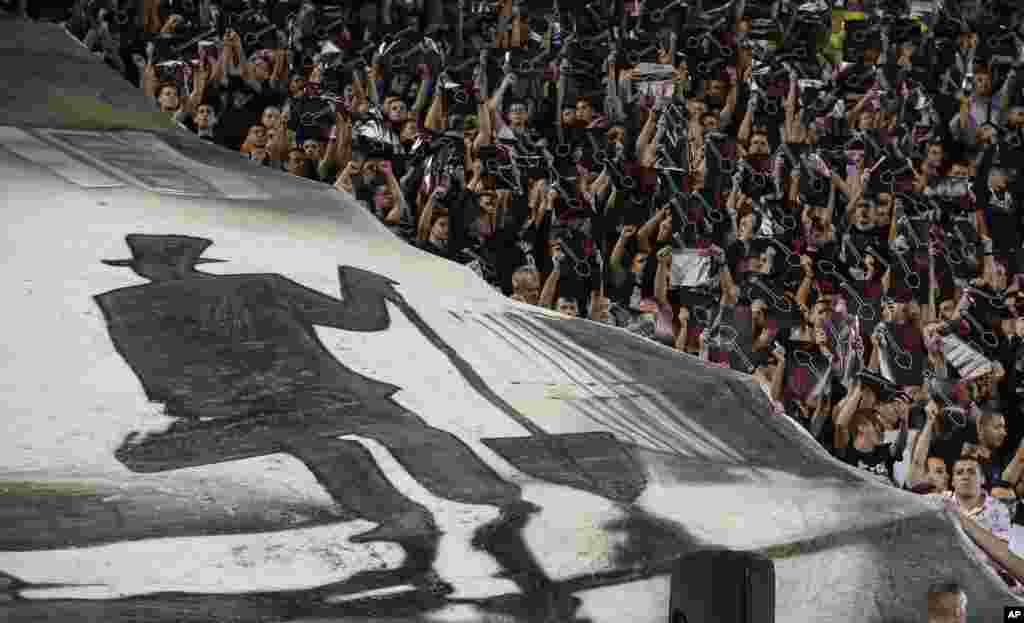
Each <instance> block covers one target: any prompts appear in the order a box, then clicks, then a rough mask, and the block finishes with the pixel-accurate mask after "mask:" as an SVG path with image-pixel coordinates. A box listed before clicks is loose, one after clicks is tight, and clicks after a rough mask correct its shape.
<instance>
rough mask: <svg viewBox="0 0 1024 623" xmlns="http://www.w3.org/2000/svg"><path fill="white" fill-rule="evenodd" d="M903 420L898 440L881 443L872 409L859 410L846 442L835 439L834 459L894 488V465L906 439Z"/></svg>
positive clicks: (898, 460)
mask: <svg viewBox="0 0 1024 623" xmlns="http://www.w3.org/2000/svg"><path fill="white" fill-rule="evenodd" d="M906 426H907V423H906V419H904V420H903V423H902V424H901V429H900V439H899V440H897V441H896V442H894V443H882V429H883V426H882V423H881V422H880V421H879V419H878V414H877V413H876V411H875V410H874V409H858V410H857V411H856V412H855V413H854V414H853V418H852V419H851V422H850V428H849V430H850V434H849V436H848V438H847V442H846V443H845V444H844V443H842V441H843V440H842V439H837V447H836V449H835V456H836V458H838V459H839V460H840V461H843V462H844V463H846V464H847V465H850V466H852V467H856V468H858V469H861V470H864V471H866V472H868V473H869V474H871V475H872V476H873V477H874V478H876V479H877V480H878V481H880V482H884V483H885V484H889V485H893V486H895V485H896V477H895V475H894V473H893V466H894V465H895V464H896V463H898V462H900V461H902V460H903V446H905V445H906V436H907V428H906Z"/></svg>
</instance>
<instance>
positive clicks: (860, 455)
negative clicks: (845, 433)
mask: <svg viewBox="0 0 1024 623" xmlns="http://www.w3.org/2000/svg"><path fill="white" fill-rule="evenodd" d="M892 453H893V450H892V444H891V443H882V444H879V445H877V446H875V449H874V450H873V451H872V452H861V451H860V450H858V449H856V448H854V447H853V445H852V444H851V445H849V446H847V447H846V449H844V450H842V451H839V452H837V453H836V458H838V459H839V460H840V461H842V462H844V463H846V464H847V465H850V466H852V467H856V468H857V469H860V470H863V471H865V472H867V473H868V474H870V475H871V476H872V477H874V478H875V479H877V480H878V481H879V482H882V483H885V484H888V485H893V486H896V478H895V475H894V474H893V466H894V465H895V464H896V463H897V462H898V461H899V460H900V459H896V458H893V456H892Z"/></svg>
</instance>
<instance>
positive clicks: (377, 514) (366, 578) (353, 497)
mask: <svg viewBox="0 0 1024 623" xmlns="http://www.w3.org/2000/svg"><path fill="white" fill-rule="evenodd" d="M282 451H284V452H287V453H288V454H291V455H292V456H294V457H296V458H297V459H299V460H300V461H302V462H303V463H304V464H305V465H306V467H308V468H309V470H310V471H311V472H313V474H314V475H315V476H316V479H317V481H318V482H319V483H320V484H321V486H323V487H324V489H326V490H327V493H328V494H330V496H331V498H333V499H334V500H335V501H336V502H337V503H338V504H339V505H341V506H342V507H344V508H345V509H346V510H348V511H351V512H352V513H353V514H355V515H357V516H359V517H361V518H364V519H367V520H369V521H373V522H376V523H377V524H378V526H377V527H376V528H374V529H373V530H370V531H368V532H364V533H363V534H360V535H357V536H355V537H352V538H351V539H350V540H351V541H352V542H354V543H364V542H369V541H389V542H393V543H396V544H398V545H399V546H401V547H402V549H403V550H404V551H405V562H404V564H403V565H402V567H401V568H399V569H385V570H373V571H364V572H361V573H358V574H356V575H355V576H353V577H352V578H350V579H348V580H345V581H343V582H339V583H337V584H331V585H328V586H325V587H321V588H320V589H319V590H320V591H321V592H323V593H324V594H339V593H355V592H362V591H367V590H372V589H376V588H382V587H386V586H394V585H397V584H413V585H415V586H417V587H421V588H424V589H426V590H429V591H430V592H434V593H446V592H451V587H450V586H448V585H446V584H445V583H444V582H442V581H441V580H440V578H439V577H438V575H437V573H436V572H435V571H434V570H433V565H434V561H435V559H436V558H437V545H438V540H439V539H440V532H439V531H438V529H437V527H436V526H435V524H434V520H433V517H432V516H431V514H430V511H429V510H427V509H426V508H425V507H423V506H422V505H420V504H417V503H416V502H414V501H412V500H410V499H409V498H407V497H406V496H405V495H403V494H402V493H401V492H400V491H399V490H398V489H396V488H395V486H394V485H393V484H391V482H390V481H389V480H388V479H387V477H386V476H385V475H384V473H383V472H382V471H381V469H380V467H378V466H377V463H376V461H375V460H374V459H373V456H372V455H371V454H370V452H369V451H368V450H367V449H366V448H364V447H363V446H362V445H361V444H359V443H358V442H355V441H351V440H348V439H336V438H330V437H310V438H308V439H306V440H301V441H300V440H296V439H293V440H291V441H289V442H288V444H287V445H286V446H285V447H283V448H282Z"/></svg>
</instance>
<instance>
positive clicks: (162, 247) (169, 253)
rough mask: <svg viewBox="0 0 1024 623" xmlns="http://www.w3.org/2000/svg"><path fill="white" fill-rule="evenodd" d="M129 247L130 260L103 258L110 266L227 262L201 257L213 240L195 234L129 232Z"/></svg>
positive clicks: (187, 264)
mask: <svg viewBox="0 0 1024 623" xmlns="http://www.w3.org/2000/svg"><path fill="white" fill-rule="evenodd" d="M125 242H126V243H127V244H128V248H130V249H131V250H132V259H130V260H102V261H103V263H104V264H106V265H108V266H128V267H132V266H138V265H139V264H140V263H142V262H147V263H158V264H168V265H174V266H182V265H184V266H194V265H196V264H208V263H212V262H226V261H227V260H217V259H212V258H205V257H200V256H201V255H202V254H203V252H204V251H206V249H207V248H209V246H210V245H212V244H213V241H212V240H208V239H206V238H196V237H194V236H180V235H156V234H128V235H127V236H125Z"/></svg>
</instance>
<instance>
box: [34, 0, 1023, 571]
mask: <svg viewBox="0 0 1024 623" xmlns="http://www.w3.org/2000/svg"><path fill="white" fill-rule="evenodd" d="M1022 8H1024V7H1021V6H1019V5H1018V4H1017V3H1015V2H1012V1H1009V0H998V1H995V2H958V1H956V0H950V1H948V2H944V3H940V2H930V1H914V2H912V3H911V2H905V1H903V0H877V1H866V2H855V0H846V1H845V2H842V1H840V2H837V3H830V2H825V1H823V0H818V1H810V2H803V3H801V2H799V1H790V0H745V1H744V0H732V1H730V2H726V3H724V4H723V3H721V2H720V1H719V0H713V1H710V2H703V3H701V2H690V3H682V2H674V1H672V0H651V1H649V2H648V1H639V2H632V1H626V2H623V1H621V0H620V1H617V2H601V1H594V2H590V3H582V2H581V3H573V4H571V5H570V4H569V3H564V6H559V5H558V4H557V3H556V4H554V5H551V4H548V3H546V2H545V3H542V4H537V3H534V2H524V3H519V2H513V1H510V0H499V1H498V2H487V1H483V2H479V1H470V0H466V1H464V2H460V3H454V2H450V3H442V2H437V1H434V2H425V1H424V0H412V1H410V2H405V1H402V0H392V2H390V3H388V2H385V3H381V4H376V3H366V4H362V5H360V4H356V3H352V2H340V1H339V2H331V1H321V2H317V3H311V2H299V1H287V2H284V1H278V2H274V1H272V0H268V1H266V2H255V1H252V2H249V1H243V0H228V1H227V2H223V1H222V2H221V3H219V4H215V3H210V2H205V1H204V2H198V1H195V0H164V1H162V2H157V1H155V0H139V1H138V2H131V3H129V5H125V4H121V5H118V4H116V3H115V2H113V1H112V0H91V1H89V2H80V3H77V4H76V5H75V6H74V7H71V8H70V9H68V10H66V11H65V12H63V13H61V12H60V11H50V15H51V16H52V17H54V18H55V19H58V20H60V21H63V22H65V25H66V27H67V29H68V30H69V31H70V32H71V33H72V34H73V35H74V36H76V37H77V38H79V39H80V40H81V41H82V42H83V44H84V45H86V46H87V47H89V48H90V49H91V50H93V51H94V52H95V53H96V54H97V55H98V56H100V57H102V58H104V59H105V61H106V62H107V63H108V64H109V65H110V66H111V67H112V68H113V69H114V70H115V71H118V72H120V73H121V74H123V75H124V76H125V78H126V79H127V80H129V81H131V82H132V83H133V84H135V85H136V86H137V87H138V88H141V89H144V90H145V91H146V92H147V94H149V95H150V96H151V97H153V99H154V103H155V105H157V106H159V107H160V108H161V109H162V110H164V111H165V112H167V113H168V114H169V115H173V116H174V119H175V120H176V121H177V122H178V123H179V124H180V125H181V126H182V127H183V128H185V129H187V130H188V131H191V132H194V133H197V134H198V135H199V136H201V137H202V138H204V139H205V140H209V141H212V142H214V143H217V144H220V145H222V146H224V147H226V148H229V149H232V150H237V151H239V152H240V153H241V155H242V156H243V157H245V158H248V159H249V160H251V161H252V162H253V166H266V167H269V168H276V169H282V170H285V171H287V172H289V173H291V174H293V175H298V176H302V177H306V178H309V179H311V180H318V181H321V182H325V183H329V184H333V185H334V186H335V188H337V190H338V192H341V193H346V194H348V195H350V196H351V197H353V198H354V199H356V200H357V201H359V202H361V203H362V204H363V205H364V206H365V207H366V209H368V210H369V211H371V212H372V213H373V214H375V215H376V216H377V217H378V218H379V219H380V220H381V221H382V222H383V223H384V224H386V225H387V226H388V227H389V228H390V229H391V230H392V231H394V232H395V233H396V234H397V235H399V236H401V237H403V238H405V239H406V240H408V241H409V242H410V243H411V244H414V245H416V246H418V247H419V248H421V249H423V250H425V251H427V252H430V253H434V254H436V255H439V256H442V257H445V258H448V259H450V260H452V261H455V262H459V263H461V264H466V265H469V266H470V267H471V268H472V269H473V270H475V271H476V272H477V273H478V274H479V275H481V276H482V277H483V278H484V279H486V280H487V281H488V282H490V283H491V284H492V285H493V286H494V287H495V288H496V289H498V290H500V291H502V292H503V293H504V294H505V295H508V296H512V297H513V298H515V299H516V300H519V301H523V302H526V303H529V304H534V305H542V306H545V307H549V308H553V309H557V310H559V311H561V312H563V313H565V314H568V315H579V316H583V317H588V318H591V319H592V320H595V321H598V322H604V323H608V324H612V325H616V326H619V327H623V328H625V329H626V330H629V331H631V332H634V333H637V334H640V335H643V336H645V337H647V338H649V339H652V340H656V341H659V342H662V343H663V344H665V345H666V346H667V347H672V348H676V349H678V350H681V351H684V352H686V353H689V354H691V355H693V356H697V357H701V358H703V359H705V360H707V361H709V362H711V363H713V364H716V365H721V366H726V367H731V368H733V369H736V370H740V371H742V372H746V373H750V374H753V375H754V376H755V377H756V378H757V380H758V381H759V383H760V384H761V385H762V387H763V388H764V389H765V392H766V393H767V394H768V395H769V396H770V397H771V399H772V401H773V403H774V405H775V407H776V410H777V412H778V413H779V414H780V415H781V416H783V417H790V418H792V419H793V421H794V422H796V423H797V424H798V425H799V426H801V427H802V428H804V429H805V430H806V431H807V432H808V433H809V434H811V435H812V436H814V437H815V438H816V439H817V440H818V441H819V442H820V443H821V444H822V445H823V446H825V447H826V448H827V449H828V450H829V451H830V452H832V453H833V454H835V455H836V456H837V457H838V458H840V459H841V460H844V461H847V462H848V463H850V464H851V465H854V466H857V467H859V468H862V469H865V470H867V471H869V472H870V473H871V474H873V475H874V476H876V477H878V478H879V479H880V480H882V481H885V482H888V483H891V484H894V485H897V486H903V487H905V488H908V489H912V490H914V491H917V492H921V493H945V495H947V497H949V498H950V499H952V500H953V501H954V502H955V503H956V504H959V505H961V507H962V508H967V509H968V510H970V511H971V512H973V513H975V515H974V516H976V517H978V518H979V521H980V522H981V523H982V524H983V526H984V527H985V528H986V529H988V530H990V531H991V532H992V533H993V534H996V536H998V537H1000V538H1003V539H1009V533H1008V532H1007V530H1009V525H1008V521H1009V520H1008V517H1009V516H1010V515H1011V514H1017V513H1016V508H1017V498H1018V496H1020V495H1021V494H1024V486H1022V485H1024V479H1022V478H1021V473H1022V471H1024V450H1021V449H1020V448H1019V445H1020V442H1021V438H1022V436H1024V425H1022V422H1021V415H1020V411H1021V400H1020V396H1021V385H1022V383H1024V360H1022V355H1024V349H1022V347H1024V340H1022V338H1024V318H1022V317H1021V314H1022V313H1024V301H1022V300H1021V291H1020V285H1021V279H1020V277H1021V275H1022V271H1024V265H1022V255H1021V243H1022V238H1021V225H1022V222H1021V219H1022V214H1024V213H1022V210H1021V204H1020V202H1021V200H1022V199H1024V185H1022V184H1024V179H1022V178H1021V176H1020V175H1019V174H1018V173H1019V171H1018V170H1019V168H1020V167H1021V166H1022V164H1024V147H1022V145H1024V90H1022V88H1024V73H1022V71H1021V69H1022V67H1024V43H1022V33H1024V30H1022V27H1021V23H1022V19H1021V18H1022ZM35 9H36V10H37V11H41V12H42V13H46V10H45V8H40V7H39V6H36V7H35ZM40 16H42V17H45V15H42V14H40ZM1004 523H1005V524H1007V525H1005V526H1004V525H1003V524H1004ZM1011 582H1012V581H1011Z"/></svg>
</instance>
